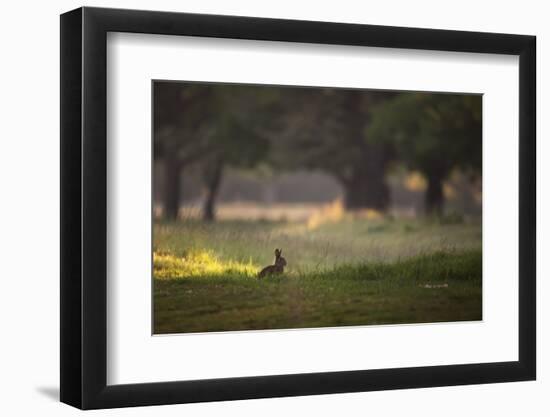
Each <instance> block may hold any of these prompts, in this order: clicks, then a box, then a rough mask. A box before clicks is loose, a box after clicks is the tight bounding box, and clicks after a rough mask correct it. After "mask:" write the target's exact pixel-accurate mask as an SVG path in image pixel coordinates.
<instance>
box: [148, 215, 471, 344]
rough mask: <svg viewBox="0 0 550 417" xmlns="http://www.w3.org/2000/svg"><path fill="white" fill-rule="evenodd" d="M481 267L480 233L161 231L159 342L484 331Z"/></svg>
mask: <svg viewBox="0 0 550 417" xmlns="http://www.w3.org/2000/svg"><path fill="white" fill-rule="evenodd" d="M276 247H280V248H282V249H283V256H284V257H285V258H286V260H287V262H288V266H287V268H286V269H285V273H284V274H283V275H281V276H273V277H268V278H265V279H263V280H259V279H258V278H257V277H256V274H257V272H258V271H259V270H260V269H261V268H262V267H263V266H266V265H269V264H271V263H272V262H273V250H274V248H276ZM481 258H482V256H481V226H480V224H479V223H472V224H462V223H460V224H441V223H440V222H428V221H422V220H416V221H412V220H411V221H404V220H384V219H377V220H366V219H352V218H347V217H346V218H344V219H342V220H341V221H339V222H335V223H326V224H321V225H319V226H318V227H315V228H308V227H307V225H305V224H303V223H287V222H261V221H258V222H230V221H224V222H218V223H202V222H199V221H189V220H188V221H184V222H179V223H160V222H159V223H156V224H155V226H154V333H155V334H165V333H187V332H208V331H229V330H260V329H285V328H304V327H331V326H351V325H372V324H401V323H422V322H442V321H462V320H481V310H482V309H481V306H482V303H481V288H482V285H481V282H482V279H481V278H482V277H481V274H482V260H481Z"/></svg>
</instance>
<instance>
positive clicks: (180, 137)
mask: <svg viewBox="0 0 550 417" xmlns="http://www.w3.org/2000/svg"><path fill="white" fill-rule="evenodd" d="M154 96H155V157H158V158H161V159H163V161H164V165H165V177H166V181H165V183H166V186H165V192H164V213H165V216H166V217H167V218H169V219H175V218H176V217H177V213H178V209H179V205H180V201H181V196H180V192H181V183H180V177H181V172H182V171H183V169H184V167H186V166H189V165H191V164H194V165H199V166H200V169H201V171H202V172H203V183H204V186H205V188H206V196H205V203H204V207H203V218H204V219H205V220H208V221H211V220H214V218H215V201H216V197H217V193H218V191H219V188H220V185H221V182H222V177H223V172H224V169H225V167H226V166H245V167H250V166H253V165H254V164H256V163H258V162H259V161H261V159H262V158H263V156H264V155H265V154H266V153H267V148H268V145H269V143H268V140H267V138H266V136H265V127H266V126H269V124H270V122H269V117H268V113H269V112H270V110H269V106H270V105H271V103H272V101H273V100H272V97H273V94H272V93H270V91H269V90H267V89H262V88H260V87H252V86H242V85H233V84H223V85H215V84H188V83H172V82H170V83H158V85H155V94H154Z"/></svg>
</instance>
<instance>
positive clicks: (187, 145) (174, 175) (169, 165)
mask: <svg viewBox="0 0 550 417" xmlns="http://www.w3.org/2000/svg"><path fill="white" fill-rule="evenodd" d="M212 93H213V92H212V89H211V88H210V87H209V86H208V85H199V84H195V85H189V84H185V83H174V82H155V84H154V88H153V104H154V105H153V109H154V114H153V117H154V120H153V134H154V139H153V143H154V147H153V148H154V158H155V159H162V160H163V162H164V171H165V173H164V177H165V184H164V191H163V206H164V207H163V209H164V210H163V211H164V216H165V217H166V218H168V219H176V218H177V215H178V210H179V205H180V201H181V195H180V193H181V172H182V170H183V169H184V167H185V166H187V165H188V164H191V163H193V162H195V161H197V160H199V159H200V158H201V157H204V156H205V155H206V154H207V153H208V152H209V151H210V144H209V143H208V140H207V135H206V131H207V127H208V123H207V122H208V120H209V118H210V117H211V116H212V115H211V112H210V110H209V108H208V100H209V97H210V96H211V95H212Z"/></svg>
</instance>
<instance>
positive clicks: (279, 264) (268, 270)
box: [258, 249, 286, 278]
mask: <svg viewBox="0 0 550 417" xmlns="http://www.w3.org/2000/svg"><path fill="white" fill-rule="evenodd" d="M282 252H283V251H282V249H275V263H274V264H273V265H268V266H266V267H265V268H264V269H262V270H261V271H260V273H259V274H258V278H263V277H265V276H268V275H274V274H282V273H283V272H284V270H285V266H286V259H285V258H283V257H282V256H281V253H282Z"/></svg>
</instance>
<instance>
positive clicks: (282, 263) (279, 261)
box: [275, 249, 286, 267]
mask: <svg viewBox="0 0 550 417" xmlns="http://www.w3.org/2000/svg"><path fill="white" fill-rule="evenodd" d="M282 253H283V250H282V249H275V265H277V266H280V267H285V266H286V259H285V258H283V257H282V256H281V255H282Z"/></svg>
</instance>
